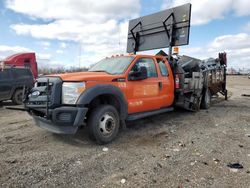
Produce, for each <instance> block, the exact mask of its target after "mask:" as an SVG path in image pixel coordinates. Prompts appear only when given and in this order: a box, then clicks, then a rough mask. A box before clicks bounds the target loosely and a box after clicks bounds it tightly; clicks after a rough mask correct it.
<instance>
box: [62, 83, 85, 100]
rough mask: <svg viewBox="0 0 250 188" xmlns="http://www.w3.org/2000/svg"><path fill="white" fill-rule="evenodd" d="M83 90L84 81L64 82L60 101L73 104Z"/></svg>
mask: <svg viewBox="0 0 250 188" xmlns="http://www.w3.org/2000/svg"><path fill="white" fill-rule="evenodd" d="M84 90H85V82H64V83H63V86H62V103H63V104H75V103H76V101H77V99H78V97H79V96H80V94H81V93H82V92H83V91H84Z"/></svg>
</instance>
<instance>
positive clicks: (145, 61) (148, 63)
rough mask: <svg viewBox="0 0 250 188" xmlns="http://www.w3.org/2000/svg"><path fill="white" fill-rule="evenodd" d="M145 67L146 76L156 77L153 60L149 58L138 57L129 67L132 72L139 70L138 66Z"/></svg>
mask: <svg viewBox="0 0 250 188" xmlns="http://www.w3.org/2000/svg"><path fill="white" fill-rule="evenodd" d="M142 66H144V67H146V69H147V74H148V75H147V76H148V78H154V77H157V71H156V68H155V63H154V60H153V59H151V58H141V59H139V60H138V61H137V62H136V64H135V65H134V66H133V68H132V69H131V71H132V72H137V71H139V70H140V67H142Z"/></svg>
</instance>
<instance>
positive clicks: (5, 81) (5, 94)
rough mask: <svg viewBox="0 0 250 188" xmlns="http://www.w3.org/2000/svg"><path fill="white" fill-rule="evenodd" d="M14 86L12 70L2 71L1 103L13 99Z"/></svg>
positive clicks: (0, 77) (0, 81)
mask: <svg viewBox="0 0 250 188" xmlns="http://www.w3.org/2000/svg"><path fill="white" fill-rule="evenodd" d="M12 84H13V83H12V79H11V76H10V69H5V70H0V101H1V100H7V99H10V98H11V96H10V95H11V89H12Z"/></svg>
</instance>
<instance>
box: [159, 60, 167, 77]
mask: <svg viewBox="0 0 250 188" xmlns="http://www.w3.org/2000/svg"><path fill="white" fill-rule="evenodd" d="M157 62H158V64H159V67H160V70H161V75H162V76H168V68H167V66H166V64H165V62H164V61H162V60H161V59H157Z"/></svg>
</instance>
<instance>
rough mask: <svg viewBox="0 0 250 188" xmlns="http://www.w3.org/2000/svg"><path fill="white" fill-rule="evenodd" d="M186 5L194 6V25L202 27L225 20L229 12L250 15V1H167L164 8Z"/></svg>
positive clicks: (192, 19) (237, 14)
mask: <svg viewBox="0 0 250 188" xmlns="http://www.w3.org/2000/svg"><path fill="white" fill-rule="evenodd" d="M184 3H191V4H192V18H191V21H192V24H194V25H201V24H206V23H208V22H210V21H211V20H215V19H223V18H225V17H226V16H227V15H228V13H229V12H231V11H232V12H234V14H235V15H236V16H247V15H250V11H249V7H250V1H249V0H238V1H234V0H219V1H211V0H165V1H164V3H163V5H162V8H163V9H166V8H170V7H174V6H179V5H182V4H184Z"/></svg>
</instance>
